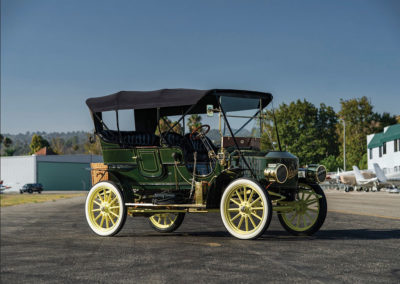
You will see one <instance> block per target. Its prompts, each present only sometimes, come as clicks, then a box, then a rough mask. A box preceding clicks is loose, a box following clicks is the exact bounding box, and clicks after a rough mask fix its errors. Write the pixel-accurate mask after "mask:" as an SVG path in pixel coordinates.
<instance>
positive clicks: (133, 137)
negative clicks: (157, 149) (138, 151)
mask: <svg viewBox="0 0 400 284" xmlns="http://www.w3.org/2000/svg"><path fill="white" fill-rule="evenodd" d="M99 136H100V138H101V139H102V140H103V141H105V142H108V143H115V144H119V143H121V144H122V145H124V146H130V147H135V146H159V145H160V137H158V136H157V135H155V134H153V133H146V132H138V131H121V141H120V137H119V135H118V131H114V130H103V131H101V132H100V133H99Z"/></svg>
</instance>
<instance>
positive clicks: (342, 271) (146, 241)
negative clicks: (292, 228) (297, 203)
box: [0, 193, 400, 283]
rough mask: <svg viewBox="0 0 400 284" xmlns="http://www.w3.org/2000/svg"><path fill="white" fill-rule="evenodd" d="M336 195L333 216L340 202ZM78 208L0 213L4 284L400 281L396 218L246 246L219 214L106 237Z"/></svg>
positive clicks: (78, 202)
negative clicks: (166, 228) (167, 230)
mask: <svg viewBox="0 0 400 284" xmlns="http://www.w3.org/2000/svg"><path fill="white" fill-rule="evenodd" d="M335 194H336V193H335ZM335 194H333V195H331V194H327V196H328V204H329V207H335V206H337V205H338V204H336V203H340V204H342V203H343V202H344V201H343V200H342V199H341V198H338V197H337V196H336V195H335ZM342 194H345V193H342ZM331 196H336V197H331ZM371 196H372V195H371ZM392 198H397V200H398V201H399V205H400V196H395V197H390V199H392ZM84 200H85V197H74V198H71V199H60V200H57V201H55V202H46V203H36V204H25V205H17V206H11V207H5V208H1V259H0V261H1V283H33V282H35V283H103V282H104V283H105V282H108V283H189V282H190V283H266V282H271V283H274V282H275V283H287V282H297V283H399V282H400V218H397V219H396V218H393V217H391V218H381V217H375V216H367V214H368V212H369V211H367V213H362V214H363V215H357V214H348V213H338V212H328V216H327V219H326V221H325V224H324V226H323V227H322V229H321V230H320V231H319V232H318V233H317V234H315V235H314V236H312V237H293V236H290V235H288V234H287V233H286V232H285V231H284V230H283V229H282V228H281V226H280V224H279V222H278V220H277V218H276V216H274V217H273V219H272V222H271V225H270V227H269V229H268V230H267V231H266V233H265V234H264V235H263V236H262V237H261V238H260V239H258V240H252V241H243V240H238V239H235V238H233V237H231V236H230V235H229V234H228V233H227V231H226V230H225V228H224V226H223V223H222V221H221V218H220V215H219V214H218V213H210V214H189V215H187V216H186V218H185V220H184V222H183V224H182V226H181V227H180V228H179V229H178V230H177V231H176V232H175V233H172V234H160V233H157V232H155V231H153V230H152V229H151V227H150V225H149V224H148V223H147V220H146V219H145V218H142V217H140V218H139V217H138V218H132V217H128V219H127V222H126V224H125V227H124V228H123V230H122V231H121V232H120V233H119V234H118V235H117V236H115V237H111V238H103V237H98V236H96V235H94V234H93V233H92V232H91V230H90V229H89V227H88V225H87V224H86V220H85V216H84ZM351 203H354V201H351ZM395 204H396V203H395ZM397 208H399V207H397ZM350 209H351V208H350ZM350 209H349V210H350ZM398 210H400V209H398ZM353 213H356V212H353ZM372 213H373V212H372ZM372 213H371V215H376V214H372ZM388 217H390V216H388Z"/></svg>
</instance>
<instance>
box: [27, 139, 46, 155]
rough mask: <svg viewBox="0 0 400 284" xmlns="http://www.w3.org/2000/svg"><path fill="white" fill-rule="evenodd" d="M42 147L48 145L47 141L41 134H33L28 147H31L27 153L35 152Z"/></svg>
mask: <svg viewBox="0 0 400 284" xmlns="http://www.w3.org/2000/svg"><path fill="white" fill-rule="evenodd" d="M43 147H50V144H49V142H48V141H47V140H46V139H44V138H43V137H42V136H40V135H37V134H33V136H32V141H31V144H30V145H29V148H30V149H31V150H30V151H29V155H32V154H34V153H36V152H37V151H39V150H40V149H42V148H43Z"/></svg>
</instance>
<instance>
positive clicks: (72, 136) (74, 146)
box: [1, 129, 251, 156]
mask: <svg viewBox="0 0 400 284" xmlns="http://www.w3.org/2000/svg"><path fill="white" fill-rule="evenodd" d="M233 132H234V133H235V132H236V129H233ZM34 134H37V135H41V136H42V137H43V138H44V139H46V140H47V141H48V142H49V143H50V146H51V147H52V148H53V149H57V145H55V143H56V141H54V140H53V139H55V140H58V142H60V143H59V144H61V147H60V145H58V148H59V149H60V151H61V152H62V154H83V153H85V146H84V145H85V143H87V142H88V135H89V134H91V133H89V132H85V131H71V132H49V133H47V132H44V131H38V132H26V133H19V134H7V133H4V134H2V135H3V136H4V137H8V138H10V139H11V140H12V141H13V144H12V145H11V147H10V148H12V149H14V150H15V152H14V153H13V155H14V156H21V155H28V154H29V151H30V149H29V144H30V143H31V141H32V136H33V135H34ZM207 136H208V137H209V138H210V139H211V140H212V141H213V142H214V144H217V145H219V144H220V142H221V141H220V134H219V131H218V130H217V129H211V130H210V132H209V133H208V134H207ZM225 136H230V134H229V131H228V130H226V133H225ZM236 136H240V137H249V136H251V132H250V131H249V130H247V129H243V130H241V131H240V132H239V133H238V134H237V135H236ZM1 148H2V149H1V154H2V155H5V151H4V150H5V149H4V147H1Z"/></svg>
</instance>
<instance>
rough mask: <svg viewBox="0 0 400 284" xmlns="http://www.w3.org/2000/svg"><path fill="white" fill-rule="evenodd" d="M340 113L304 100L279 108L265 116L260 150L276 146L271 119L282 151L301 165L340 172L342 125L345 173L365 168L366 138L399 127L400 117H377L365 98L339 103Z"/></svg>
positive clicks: (267, 112)
mask: <svg viewBox="0 0 400 284" xmlns="http://www.w3.org/2000/svg"><path fill="white" fill-rule="evenodd" d="M340 106H341V108H340V110H339V112H337V113H336V112H335V111H334V110H333V108H332V107H330V106H327V105H325V104H324V103H322V104H320V106H319V108H318V107H316V106H315V105H314V104H312V103H310V102H308V101H307V100H305V99H304V100H297V101H295V102H291V103H290V104H285V103H283V104H281V105H280V106H279V107H278V108H277V109H275V110H274V113H273V111H272V110H268V111H266V112H265V113H264V115H265V120H264V122H263V123H264V125H263V126H264V127H265V129H266V131H265V132H264V133H263V134H262V136H261V145H262V148H263V149H271V148H272V147H273V146H275V147H276V145H277V135H276V130H275V129H274V126H273V125H274V124H273V121H274V118H273V115H274V114H275V119H276V122H277V125H278V131H279V136H280V140H281V144H282V145H283V148H284V149H286V150H287V151H289V152H291V153H292V154H294V155H296V156H297V157H299V160H300V165H301V166H303V165H307V164H316V163H320V164H324V165H325V166H326V167H327V169H328V170H329V171H336V169H337V168H343V152H344V147H343V141H344V125H345V126H346V141H345V145H346V169H345V170H350V169H351V168H352V166H353V165H357V166H358V167H359V168H360V169H366V168H367V166H368V165H367V135H369V134H372V133H377V132H382V131H383V129H384V127H386V126H389V125H393V124H396V123H400V119H399V118H400V116H397V117H396V116H394V115H390V114H389V113H386V112H384V113H382V114H380V113H377V112H374V111H373V106H372V104H371V103H370V101H369V100H368V98H367V97H361V98H354V99H350V100H343V99H342V100H340Z"/></svg>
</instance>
